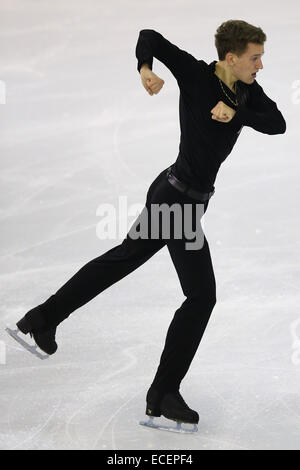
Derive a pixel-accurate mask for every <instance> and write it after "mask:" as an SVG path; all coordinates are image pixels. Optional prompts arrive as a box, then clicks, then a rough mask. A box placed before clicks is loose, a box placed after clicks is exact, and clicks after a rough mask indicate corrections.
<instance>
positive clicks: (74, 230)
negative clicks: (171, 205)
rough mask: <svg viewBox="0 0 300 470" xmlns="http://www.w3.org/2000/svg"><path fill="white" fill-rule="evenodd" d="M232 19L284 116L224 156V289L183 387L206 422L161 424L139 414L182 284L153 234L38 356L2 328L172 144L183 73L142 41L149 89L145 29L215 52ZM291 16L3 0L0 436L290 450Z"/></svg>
mask: <svg viewBox="0 0 300 470" xmlns="http://www.w3.org/2000/svg"><path fill="white" fill-rule="evenodd" d="M230 18H232V19H244V20H246V21H248V22H249V23H252V24H255V25H257V26H261V27H262V28H263V29H264V31H265V32H266V34H267V42H266V43H265V55H264V56H263V64H264V69H263V70H262V71H260V73H259V74H258V77H257V81H258V83H259V84H260V85H261V86H262V87H263V88H264V90H265V91H266V93H267V94H268V95H269V96H270V97H271V98H272V99H274V101H276V103H277V105H278V108H279V109H280V110H281V111H282V113H283V115H284V117H285V118H286V122H287V131H286V133H285V134H283V135H275V136H269V135H264V134H261V133H258V132H256V131H254V130H253V129H251V128H248V127H244V129H243V130H242V133H241V135H240V137H239V140H238V142H237V144H236V146H235V148H234V150H233V152H232V153H231V155H230V156H229V158H228V160H227V161H226V162H225V163H224V164H223V165H222V167H221V169H220V172H219V174H218V177H217V181H216V193H215V195H214V196H213V198H212V199H211V202H210V205H209V208H208V212H207V214H206V216H205V223H204V228H205V232H206V236H207V238H208V241H209V244H210V249H211V254H212V259H213V264H214V268H215V275H216V280H217V297H218V303H217V305H216V307H215V309H214V312H213V315H212V318H211V321H210V323H209V325H208V327H207V330H206V332H205V335H204V337H203V340H202V342H201V345H200V347H199V350H198V352H197V355H196V357H195V359H194V361H193V363H192V365H191V368H190V370H189V373H188V375H187V376H186V378H185V379H184V381H183V383H182V388H181V390H182V393H183V396H184V398H185V400H186V401H187V402H188V403H189V404H190V405H191V406H192V407H193V408H194V409H197V410H198V412H199V414H200V423H199V432H198V433H197V435H192V436H190V435H174V434H171V433H164V432H160V431H156V430H151V429H146V428H142V427H141V426H139V425H138V421H139V420H140V419H142V418H143V417H144V409H145V393H146V391H147V388H148V386H149V384H150V383H151V381H152V378H153V375H154V373H155V371H156V368H157V365H158V361H159V357H160V354H161V351H162V347H163V343H164V339H165V334H166V330H167V328H168V325H169V323H170V321H171V319H172V317H173V314H174V312H175V310H176V309H177V308H178V306H179V305H180V304H181V303H182V302H183V300H184V298H185V297H184V296H183V294H182V291H181V288H180V284H179V281H178V278H177V275H176V271H175V269H174V267H173V265H172V262H171V259H170V258H169V255H168V251H167V249H166V248H163V249H162V250H161V251H160V252H159V253H157V254H156V255H155V256H154V257H153V258H151V259H150V260H149V261H148V262H147V263H146V264H144V265H143V266H142V267H140V268H139V269H138V270H136V271H135V272H133V273H132V274H130V275H129V276H128V277H126V278H125V279H122V280H121V281H120V282H118V283H117V284H115V285H113V286H112V287H111V288H110V289H108V290H106V291H104V292H103V293H102V294H100V295H99V296H97V297H96V298H95V299H93V300H92V301H91V302H89V303H88V304H86V305H85V306H83V307H82V308H81V309H79V310H77V311H76V312H74V313H73V315H71V316H70V317H69V319H68V320H66V321H65V322H64V323H62V324H61V326H60V327H59V329H58V333H57V340H58V343H59V350H58V352H57V353H56V354H55V355H54V356H53V357H52V358H50V359H49V360H48V361H39V360H38V359H37V358H35V357H34V356H32V355H30V354H29V353H28V352H27V351H23V350H21V348H19V347H18V345H17V343H14V342H13V340H12V339H11V338H9V337H8V336H7V335H6V333H5V331H4V328H5V327H6V325H10V326H13V325H14V324H15V322H16V321H18V320H19V319H20V318H21V316H23V314H24V313H26V311H27V310H29V309H30V308H32V307H33V306H35V305H37V304H38V303H41V302H43V301H44V300H46V298H48V297H49V296H50V295H51V294H52V293H54V292H55V291H56V290H57V289H58V288H59V287H60V286H61V285H62V284H63V283H64V282H66V280H67V279H68V278H69V277H70V276H71V275H73V274H74V273H75V272H76V271H77V270H78V269H79V268H80V267H81V266H82V265H83V264H85V263H86V262H87V261H89V260H90V259H92V258H95V257H96V256H99V255H100V254H102V253H104V252H105V251H107V250H108V249H109V248H111V247H113V246H115V245H116V244H119V243H120V242H121V241H122V237H120V238H118V239H114V240H112V239H109V240H99V238H97V236H96V225H97V223H98V222H99V217H97V216H96V210H97V207H98V206H99V205H100V204H101V203H111V204H115V205H116V206H118V197H119V196H120V195H123V196H127V197H128V203H129V204H133V203H140V204H143V203H144V201H145V195H146V191H147V189H148V187H149V185H150V183H151V182H152V180H153V179H154V178H155V177H156V176H157V174H158V173H159V172H161V171H162V170H163V169H164V168H166V167H167V166H168V165H169V164H171V163H173V162H174V161H175V159H176V156H177V153H178V144H179V120H178V97H179V92H178V87H177V83H176V80H175V79H174V77H173V76H172V75H171V73H170V72H169V70H168V69H167V68H166V67H165V66H164V65H163V64H161V63H159V62H158V61H157V60H156V59H154V66H153V70H154V71H155V72H156V73H157V74H158V75H159V76H161V77H162V78H163V79H164V80H165V86H164V88H163V89H162V90H161V92H160V93H159V94H158V95H153V96H152V97H150V96H149V95H148V94H147V93H146V91H145V90H144V88H143V87H142V84H141V81H140V77H139V74H138V72H137V69H136V65H137V63H136V58H135V46H136V41H137V37H138V33H139V30H141V29H144V28H151V29H155V30H157V31H159V32H161V33H162V34H163V35H164V36H165V37H166V38H168V39H169V40H170V41H172V42H174V43H175V44H177V45H178V46H179V47H181V48H183V49H185V50H188V51H189V52H190V53H192V54H193V55H195V56H196V57H198V58H199V59H200V58H203V59H204V60H206V62H208V63H209V62H211V61H212V60H217V54H216V49H215V47H214V33H215V30H216V28H217V27H218V26H219V24H221V22H222V21H225V20H227V19H230ZM299 26H300V6H299V2H298V1H296V0H294V1H291V0H287V1H285V2H279V1H272V2H271V1H266V2H261V1H258V0H254V1H252V2H250V3H249V2H246V3H245V2H239V1H234V0H227V1H226V2H221V1H220V0H218V1H217V0H211V1H210V2H209V3H205V4H203V2H198V1H186V2H183V1H178V0H165V1H164V2H162V1H156V0H154V1H151V2H145V1H138V0H135V1H128V2H122V1H116V0H110V1H101V2H99V1H96V0H85V1H83V0H72V2H71V1H67V0H62V1H60V2H50V1H49V0H41V1H39V2H37V1H33V0H31V1H30V0H22V1H21V0H9V1H5V0H1V2H0V80H2V83H3V82H4V83H5V85H6V97H5V98H6V104H0V119H1V126H0V134H1V135H0V154H1V160H0V165H1V167H0V168H1V172H0V181H1V193H0V194H1V201H0V219H1V235H0V237H1V244H0V250H1V252H0V256H1V261H0V266H1V268H0V269H1V272H0V276H1V277H0V278H1V289H0V305H1V309H0V312H1V320H0V326H1V330H0V341H1V343H0V345H1V349H0V350H1V351H2V352H1V357H0V362H1V364H0V377H1V391H0V406H1V410H0V448H1V449H300V401H299V383H300V364H299V358H300V355H299V354H298V349H299V346H300V342H297V338H298V337H299V336H300V324H298V323H299V322H298V319H299V316H300V311H299V305H300V298H299V297H300V296H299V226H300V224H299V213H298V210H299V207H298V206H299V169H300V163H299V148H300V142H299V118H300V98H299V92H297V88H295V87H298V90H299V80H300V70H299V60H298V55H299V54H298V49H297V44H299V38H300V35H299ZM297 81H298V82H297ZM200 86H201V84H200ZM132 221H133V219H132ZM297 322H298V323H297ZM5 350H6V357H5V354H4V353H5Z"/></svg>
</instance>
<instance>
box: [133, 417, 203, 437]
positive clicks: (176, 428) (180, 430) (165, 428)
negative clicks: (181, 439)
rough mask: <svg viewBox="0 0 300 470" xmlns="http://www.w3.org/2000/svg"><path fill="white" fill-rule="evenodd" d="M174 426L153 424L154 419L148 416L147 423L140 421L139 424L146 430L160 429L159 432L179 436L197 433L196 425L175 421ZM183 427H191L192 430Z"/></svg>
mask: <svg viewBox="0 0 300 470" xmlns="http://www.w3.org/2000/svg"><path fill="white" fill-rule="evenodd" d="M175 423H176V426H167V425H163V424H159V423H154V417H153V416H152V417H151V416H150V417H149V420H148V421H140V422H139V424H141V425H142V426H146V427H148V428H152V429H160V430H161V431H169V432H177V433H180V434H193V433H195V432H197V431H198V426H197V424H190V423H180V422H178V421H175ZM182 425H184V426H192V428H186V427H184V428H183V427H182Z"/></svg>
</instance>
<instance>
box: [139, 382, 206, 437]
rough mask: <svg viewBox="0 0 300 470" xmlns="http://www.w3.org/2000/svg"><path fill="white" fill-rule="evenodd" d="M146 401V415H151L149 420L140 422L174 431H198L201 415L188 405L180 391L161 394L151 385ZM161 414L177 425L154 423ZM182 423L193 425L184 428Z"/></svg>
mask: <svg viewBox="0 0 300 470" xmlns="http://www.w3.org/2000/svg"><path fill="white" fill-rule="evenodd" d="M146 402H147V406H146V415H147V416H149V421H140V424H142V425H144V426H149V427H151V428H155V429H162V430H166V431H173V432H184V433H191V432H197V431H198V427H197V423H198V422H199V415H198V413H197V412H196V411H194V410H192V409H191V408H189V407H188V405H187V404H186V403H185V401H184V399H183V398H182V396H181V395H180V393H179V391H173V392H167V393H165V394H161V393H159V392H158V391H157V390H154V389H151V387H150V389H149V391H148V393H147V397H146ZM160 416H164V417H165V418H167V419H170V420H172V421H175V422H176V427H172V426H166V425H163V424H159V423H154V418H155V417H160ZM182 423H187V424H191V425H192V427H189V426H188V427H186V426H185V427H184V428H183V427H182Z"/></svg>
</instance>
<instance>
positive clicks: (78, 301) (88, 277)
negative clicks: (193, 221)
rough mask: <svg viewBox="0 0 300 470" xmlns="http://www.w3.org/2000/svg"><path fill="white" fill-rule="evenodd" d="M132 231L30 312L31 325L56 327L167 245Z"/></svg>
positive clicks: (139, 218)
mask: <svg viewBox="0 0 300 470" xmlns="http://www.w3.org/2000/svg"><path fill="white" fill-rule="evenodd" d="M145 211H146V206H145V207H144V209H143V211H142V213H141V214H140V215H139V217H138V218H137V219H136V221H135V222H134V224H133V226H132V227H131V229H130V231H131V230H132V228H133V227H137V226H138V225H139V224H140V221H141V220H142V219H141V217H142V214H144V213H145ZM146 212H147V211H146ZM148 212H149V211H148ZM149 213H150V212H149ZM143 221H144V219H143ZM130 231H129V232H128V234H127V235H126V238H125V239H124V240H123V242H122V243H121V244H119V245H117V246H115V247H113V248H112V249H110V250H108V251H107V252H106V253H104V254H103V255H101V256H99V257H97V258H94V259H93V260H91V261H89V262H88V263H87V264H85V265H84V266H83V267H82V268H81V269H80V270H79V271H78V272H77V273H76V274H75V275H74V276H72V277H71V278H70V279H69V280H68V281H67V282H66V283H65V284H64V285H63V286H62V287H61V288H60V289H59V290H58V291H57V292H56V293H55V294H53V295H51V296H50V297H49V298H48V299H47V300H46V301H45V302H44V303H43V304H41V305H39V306H38V307H35V308H34V309H32V310H31V311H30V312H28V314H29V316H30V319H31V323H32V324H35V327H36V328H43V329H45V328H50V327H54V326H57V325H58V324H59V323H61V322H62V321H63V320H64V319H66V318H67V317H68V316H69V315H70V314H71V313H72V312H73V311H74V310H76V309H78V308H79V307H81V306H82V305H84V304H85V303H87V302H88V301H90V300H91V299H93V298H94V297H95V296H96V295H98V294H99V293H100V292H103V291H104V290H105V289H107V288H108V287H109V286H111V285H112V284H114V283H116V282H117V281H119V280H120V279H122V278H123V277H125V276H127V275H128V274H129V273H131V272H132V271H134V270H135V269H137V268H138V267H139V266H141V265H142V264H143V263H145V262H146V261H147V260H148V259H149V258H151V257H152V256H153V255H154V254H155V253H156V252H157V251H159V250H160V249H161V248H162V247H163V246H164V245H165V244H166V241H165V240H161V239H149V238H148V239H146V238H137V239H133V238H131V237H130ZM28 320H29V317H28Z"/></svg>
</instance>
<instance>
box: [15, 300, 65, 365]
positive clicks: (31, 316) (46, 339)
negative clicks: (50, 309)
mask: <svg viewBox="0 0 300 470" xmlns="http://www.w3.org/2000/svg"><path fill="white" fill-rule="evenodd" d="M39 313H40V312H39V307H36V308H35V309H32V310H30V311H29V312H28V313H27V314H26V315H25V316H24V317H23V318H22V319H21V320H20V321H19V322H18V323H17V327H18V328H17V329H16V330H12V329H10V328H6V331H7V333H8V334H9V335H10V336H11V337H12V338H14V339H15V340H16V341H17V342H18V343H19V344H21V345H22V346H23V347H24V348H25V349H27V351H29V352H31V353H32V354H34V355H35V356H37V357H38V358H39V359H47V358H48V357H49V356H50V355H52V354H54V353H55V352H56V350H57V344H56V341H55V333H56V327H52V328H45V327H42V326H41V324H42V323H41V321H36V318H37V314H39ZM33 325H35V326H33ZM20 333H23V334H24V335H26V334H28V333H29V334H30V336H31V338H33V339H34V341H35V345H31V344H29V343H28V342H26V341H25V339H23V338H22V337H21V336H20ZM37 347H39V348H40V349H41V350H42V351H43V352H44V353H46V354H41V353H40V352H39V351H38V349H37Z"/></svg>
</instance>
